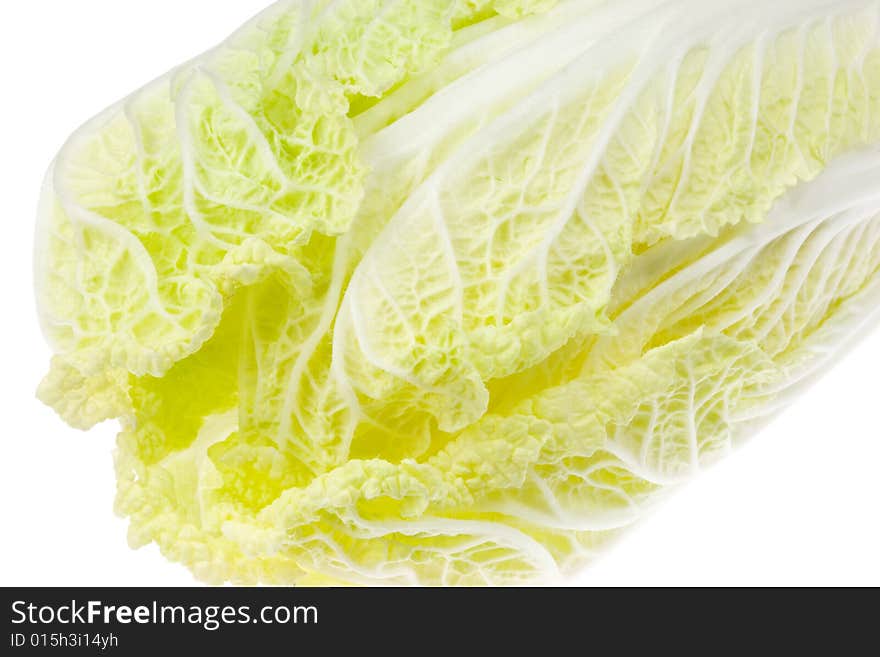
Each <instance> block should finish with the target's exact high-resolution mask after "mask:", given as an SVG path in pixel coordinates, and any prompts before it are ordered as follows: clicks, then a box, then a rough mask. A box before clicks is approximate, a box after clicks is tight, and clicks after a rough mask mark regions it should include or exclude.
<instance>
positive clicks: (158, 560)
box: [0, 0, 880, 586]
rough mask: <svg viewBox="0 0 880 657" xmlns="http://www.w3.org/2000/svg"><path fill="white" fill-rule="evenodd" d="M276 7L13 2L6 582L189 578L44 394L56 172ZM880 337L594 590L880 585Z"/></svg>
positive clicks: (598, 567) (645, 529) (5, 302)
mask: <svg viewBox="0 0 880 657" xmlns="http://www.w3.org/2000/svg"><path fill="white" fill-rule="evenodd" d="M267 1H268V0H235V1H234V2H232V1H230V2H218V1H217V0H151V1H150V2H143V1H136V0H76V1H75V2H72V1H71V0H52V1H49V0H27V2H5V3H2V8H0V62H2V64H0V65H2V71H3V75H2V78H0V90H2V91H0V167H2V171H0V173H2V175H0V213H2V215H0V221H2V232H0V249H2V257H0V267H2V270H0V274H2V278H0V286H2V287H0V289H2V291H3V296H2V302H0V331H2V334H0V335H2V339H0V349H2V352H0V385H2V388H0V408H2V414H0V435H2V453H0V504H2V516H0V585H110V586H113V585H118V586H131V585H178V584H179V585H188V584H194V583H195V582H194V580H193V578H192V577H191V576H190V574H189V573H188V571H187V570H186V569H184V568H183V567H181V566H178V565H176V564H171V563H168V562H166V561H165V560H164V558H162V557H161V555H160V554H159V552H158V550H157V549H156V548H155V546H150V547H149V548H146V549H142V550H139V551H132V550H130V549H129V548H128V546H127V544H126V541H125V531H126V522H125V521H124V520H122V519H119V518H116V517H115V516H114V515H113V512H112V500H113V494H114V482H113V473H112V456H111V455H112V450H113V444H114V431H115V428H114V427H113V426H111V425H109V424H105V425H103V426H101V427H99V428H97V429H96V430H93V431H92V432H90V433H89V434H81V433H79V432H76V431H74V430H72V429H70V428H68V427H67V426H66V425H64V424H63V423H62V422H61V421H60V420H59V419H57V418H56V417H55V416H54V415H53V413H52V412H51V411H50V410H48V409H46V408H44V407H43V406H41V405H40V404H39V403H38V402H37V401H36V400H35V399H34V389H35V388H36V385H37V383H38V381H39V379H40V377H41V376H42V375H43V373H44V371H45V370H46V367H47V362H48V358H49V352H48V350H47V348H46V347H45V346H44V343H43V341H42V338H41V336H40V333H39V329H38V327H37V322H36V319H35V311H34V306H33V300H32V283H31V278H32V276H31V249H32V236H33V224H34V215H35V207H36V203H37V198H38V192H39V187H40V183H41V178H42V175H43V172H44V170H45V168H46V167H47V165H48V164H49V162H50V160H51V159H52V157H53V155H54V154H55V152H56V151H57V150H58V148H59V147H60V146H61V144H62V143H63V141H64V139H65V138H66V137H67V135H68V134H69V133H71V132H72V131H73V130H74V129H75V128H76V127H77V126H78V125H79V124H80V123H81V122H83V121H84V120H86V119H88V118H89V117H90V116H92V115H94V114H96V113H97V112H98V111H100V110H101V109H103V108H104V107H105V106H107V105H109V104H111V103H112V102H114V101H115V100H117V99H119V98H121V97H122V96H124V95H126V94H127V93H129V92H130V91H132V90H133V89H134V88H136V87H138V86H140V85H141V84H143V83H144V82H146V81H148V80H150V79H152V78H154V77H156V76H158V75H160V74H162V73H163V72H165V71H166V70H167V69H169V68H171V67H172V66H174V65H175V64H178V63H180V62H182V61H184V60H186V59H189V58H190V57H192V56H194V55H196V54H198V53H200V52H201V51H203V50H205V49H207V48H208V47H210V46H212V45H214V44H215V43H216V42H218V41H219V40H221V39H222V38H223V37H225V36H226V35H227V34H229V33H230V32H231V31H232V30H234V29H235V28H236V27H238V26H239V25H240V24H241V23H242V22H244V21H245V20H246V19H247V18H249V17H250V16H251V15H252V14H254V13H255V12H256V11H258V10H259V9H260V8H262V6H263V5H264V4H265V2H267ZM878 372H880V332H878V333H875V334H874V335H873V337H872V338H869V339H868V340H867V341H866V342H864V343H863V344H862V345H861V346H860V347H859V348H857V349H856V350H855V351H853V352H852V353H851V354H850V355H849V356H848V357H847V358H846V359H845V360H844V361H843V362H842V363H841V364H840V365H839V366H838V367H837V368H836V369H835V370H834V371H832V372H831V373H830V374H829V375H828V376H826V377H825V378H824V379H823V380H822V381H821V382H820V383H819V384H818V385H816V386H815V387H813V388H812V389H811V390H810V391H809V392H808V393H807V394H806V395H805V396H804V397H802V398H801V399H800V401H799V402H798V403H796V404H795V405H794V406H793V407H792V408H790V409H789V410H788V411H787V412H786V413H785V414H784V415H783V416H782V417H780V418H779V419H778V420H776V421H775V422H774V424H772V425H771V426H770V427H769V428H768V429H766V430H765V431H764V432H763V433H761V434H760V435H759V436H757V437H756V438H755V439H754V440H752V442H750V443H749V444H748V445H747V446H746V447H745V448H743V449H742V450H740V451H738V452H737V453H735V454H734V455H733V456H731V457H730V458H729V459H728V460H727V461H725V462H724V463H722V464H721V465H719V466H716V467H715V468H714V469H712V470H711V471H709V472H708V473H705V474H704V475H702V476H701V477H699V478H698V479H697V481H695V482H694V483H692V484H691V485H689V486H688V487H687V488H685V489H684V490H682V491H679V492H678V493H677V494H676V495H675V496H673V497H672V498H671V499H669V500H667V501H666V502H665V503H664V504H663V505H662V507H661V508H660V509H658V510H657V511H656V512H655V513H653V514H652V515H651V516H650V517H649V518H648V519H646V520H645V521H644V522H642V524H641V525H640V526H639V527H638V528H637V529H635V530H633V531H631V532H630V533H629V534H628V535H627V536H626V537H625V538H624V539H623V540H621V541H620V542H618V543H617V544H616V545H615V546H614V547H613V549H612V550H611V551H610V552H609V553H607V554H606V555H605V556H604V557H603V558H601V559H600V560H599V561H598V562H597V563H596V564H595V565H594V566H593V567H592V568H590V569H589V570H587V571H586V572H584V573H583V575H582V576H581V577H580V578H579V580H578V583H580V584H585V585H859V584H871V585H880V558H878V555H880V509H878V507H880V376H878Z"/></svg>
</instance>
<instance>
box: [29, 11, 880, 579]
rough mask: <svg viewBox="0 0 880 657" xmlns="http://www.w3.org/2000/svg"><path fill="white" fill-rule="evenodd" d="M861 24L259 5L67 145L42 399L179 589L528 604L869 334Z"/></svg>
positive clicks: (744, 14)
mask: <svg viewBox="0 0 880 657" xmlns="http://www.w3.org/2000/svg"><path fill="white" fill-rule="evenodd" d="M878 31H880V6H878V3H877V2H875V1H868V0H778V1H777V2H767V0H761V1H758V0H714V1H711V2H705V1H703V0H699V1H698V0H665V1H664V0H616V1H615V2H602V1H601V0H569V1H567V2H559V3H554V2H550V1H547V0H535V1H532V2H529V1H528V0H521V1H516V0H497V1H494V2H493V1H491V0H459V1H455V2H451V1H446V2H441V1H439V0H438V1H433V0H420V1H416V0H411V1H407V0H396V1H384V0H370V1H365V0H336V1H335V2H327V1H315V2H306V1H305V0H288V1H282V2H278V3H277V4H275V5H274V6H272V7H271V8H269V9H268V10H267V11H266V12H264V13H263V14H261V15H260V16H258V17H257V18H256V19H254V20H253V21H252V22H251V23H249V24H248V25H246V26H244V27H243V28H242V29H241V30H240V31H239V32H237V33H236V34H235V35H234V36H233V37H231V38H230V39H229V40H227V41H226V42H225V43H224V44H222V45H221V46H219V47H218V48H216V49H214V50H212V51H211V52H209V53H207V54H205V55H204V56H202V57H200V58H198V59H197V60H195V61H193V62H190V63H188V64H185V65H183V66H182V67H180V68H179V69H177V70H175V71H173V72H172V73H170V74H168V75H167V76H165V77H164V78H161V79H160V80H158V81H157V82H154V83H151V84H149V85H148V86H146V87H144V88H143V89H141V90H140V91H138V92H136V93H135V94H134V95H132V96H130V97H129V98H128V99H126V100H124V101H123V102H121V103H120V104H118V105H116V106H114V107H112V108H110V109H109V110H107V111H106V112H104V113H103V114H101V115H100V116H99V117H97V118H96V119H94V120H92V121H91V122H89V123H88V124H86V125H85V126H84V127H83V128H81V129H80V130H79V131H78V132H77V133H76V134H75V135H74V136H73V137H72V138H71V139H70V141H69V142H68V143H67V144H66V145H65V147H64V148H63V150H62V151H61V153H60V154H59V156H58V158H57V160H56V161H55V163H54V165H53V166H52V169H51V171H50V173H49V176H48V178H47V182H46V185H45V193H44V196H43V203H42V209H41V213H40V226H39V231H38V234H39V240H38V248H37V254H36V260H37V263H36V271H37V279H38V286H37V287H38V296H39V302H40V307H41V312H42V320H43V325H44V328H45V332H46V334H47V336H48V338H49V340H50V341H51V343H52V345H53V347H54V349H55V351H56V354H57V355H56V356H55V358H54V360H53V363H52V368H51V371H50V373H49V375H48V376H47V378H46V379H45V381H44V382H43V384H42V386H41V388H40V391H39V394H40V396H41V398H42V399H43V400H44V401H46V402H47V403H49V404H50V405H52V406H53V407H54V408H55V409H56V410H57V411H58V412H59V413H60V414H61V415H62V416H63V417H64V418H65V419H66V420H67V421H68V422H69V423H70V424H71V425H73V426H76V427H80V428H87V427H89V426H91V425H93V424H95V423H96V422H99V421H102V420H104V419H108V418H119V419H120V421H121V424H122V432H121V434H120V435H119V443H118V452H117V459H116V463H117V470H118V480H119V487H118V498H117V508H118V510H119V512H120V513H121V514H124V515H126V516H128V517H130V519H131V525H130V540H131V543H132V544H133V545H142V544H145V543H148V542H151V541H154V542H156V543H157V544H158V545H159V546H160V548H161V549H162V551H163V552H164V553H165V554H166V555H167V556H168V557H169V558H171V559H174V560H177V561H181V562H183V563H185V564H186V565H188V566H189V567H190V568H191V569H192V570H193V572H194V573H195V574H196V575H197V576H198V577H200V578H202V579H204V580H206V581H209V582H221V581H225V580H231V581H235V582H256V581H262V582H276V583H294V582H313V583H329V582H341V581H344V582H355V583H358V582H360V583H375V582H392V583H423V584H440V583H442V584H518V583H526V582H534V581H549V580H552V579H553V578H555V577H558V576H559V575H560V573H566V572H570V571H571V570H573V569H574V568H576V567H578V566H579V565H580V564H582V563H583V562H585V561H586V560H587V559H589V557H590V556H591V555H592V554H593V553H594V552H595V550H596V549H597V548H599V547H600V546H601V545H602V544H603V543H604V542H606V541H607V539H609V538H610V537H612V536H614V535H615V534H616V533H617V531H618V530H619V529H621V528H623V527H625V526H627V525H629V524H630V523H631V522H633V521H634V520H635V519H636V518H637V517H638V515H639V512H640V509H642V508H643V507H644V505H645V504H646V503H647V502H649V501H650V500H651V499H654V498H655V497H657V495H658V493H659V492H660V491H662V490H666V489H667V488H669V487H671V486H675V485H677V484H679V483H680V482H682V481H684V480H685V479H686V478H687V477H689V476H690V475H692V474H693V473H694V472H696V471H697V470H699V469H700V468H702V467H704V466H705V465H707V464H708V463H710V462H712V461H713V460H714V459H716V458H717V457H718V456H720V455H722V454H724V453H725V452H726V451H727V450H729V449H730V447H731V446H732V445H734V444H735V443H736V442H737V441H738V440H740V439H741V438H743V437H746V436H748V435H749V434H751V433H753V432H754V430H755V428H756V427H757V426H759V425H760V424H761V423H762V422H763V421H765V419H766V418H767V417H768V416H769V415H770V414H771V413H773V412H774V411H775V410H777V409H778V408H780V407H781V406H782V405H784V403H785V402H786V401H787V400H788V399H789V398H790V396H791V394H792V392H793V391H796V390H797V389H798V388H799V387H800V386H801V385H803V384H804V383H806V382H808V381H809V380H810V378H811V377H812V376H814V375H815V374H816V373H818V372H820V371H821V369H822V368H823V367H824V366H825V365H826V364H827V363H829V362H830V361H831V360H832V359H833V357H834V355H835V354H837V353H838V352H839V350H840V349H841V348H843V347H845V346H846V345H848V344H849V343H851V341H852V340H853V338H854V337H856V336H858V335H859V334H860V333H861V331H862V328H863V327H868V326H871V324H872V322H873V320H874V315H875V314H876V311H877V309H878V308H880V298H878V297H880V276H878V268H880V184H878V183H877V181H878V180H880V147H878V142H880V33H878Z"/></svg>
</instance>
